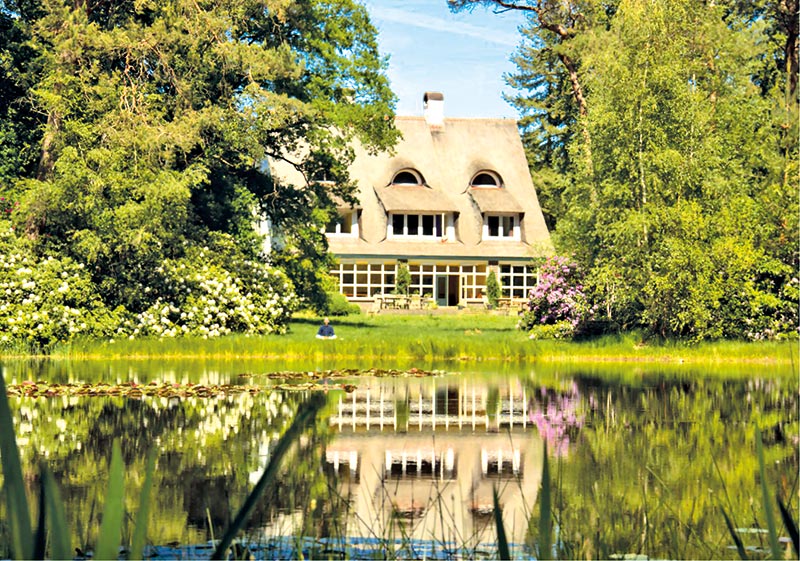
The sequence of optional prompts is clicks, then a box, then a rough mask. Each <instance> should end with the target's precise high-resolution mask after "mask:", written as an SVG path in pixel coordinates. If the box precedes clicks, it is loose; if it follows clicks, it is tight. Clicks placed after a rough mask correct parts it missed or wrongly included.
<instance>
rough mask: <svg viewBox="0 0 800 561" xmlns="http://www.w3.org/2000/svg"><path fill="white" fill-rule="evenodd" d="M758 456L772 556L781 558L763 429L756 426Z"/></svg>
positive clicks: (762, 496)
mask: <svg viewBox="0 0 800 561" xmlns="http://www.w3.org/2000/svg"><path fill="white" fill-rule="evenodd" d="M756 456H758V473H759V476H760V478H761V498H762V502H763V504H764V516H765V517H766V519H767V531H768V532H769V547H770V550H772V558H773V559H780V558H781V557H782V555H781V548H780V545H778V532H777V530H776V528H775V516H774V515H773V514H772V508H770V500H769V492H768V491H767V474H766V471H765V469H764V445H763V444H762V443H761V431H760V430H759V428H758V427H756Z"/></svg>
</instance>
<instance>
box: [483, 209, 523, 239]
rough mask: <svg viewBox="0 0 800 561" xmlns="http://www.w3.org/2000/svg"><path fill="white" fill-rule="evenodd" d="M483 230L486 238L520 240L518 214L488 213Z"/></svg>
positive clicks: (485, 216)
mask: <svg viewBox="0 0 800 561" xmlns="http://www.w3.org/2000/svg"><path fill="white" fill-rule="evenodd" d="M483 232H484V235H483V237H484V239H514V240H519V217H518V215H516V214H486V215H484V224H483Z"/></svg>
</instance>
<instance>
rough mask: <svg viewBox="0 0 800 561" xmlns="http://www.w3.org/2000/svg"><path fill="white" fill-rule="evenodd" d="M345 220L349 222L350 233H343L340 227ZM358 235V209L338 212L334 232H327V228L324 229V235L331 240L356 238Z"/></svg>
mask: <svg viewBox="0 0 800 561" xmlns="http://www.w3.org/2000/svg"><path fill="white" fill-rule="evenodd" d="M347 220H349V221H350V232H343V231H342V225H343V224H344V223H345V222H346V221H347ZM358 234H359V230H358V209H355V208H354V209H347V210H340V211H339V217H338V219H337V220H336V231H334V232H328V231H327V228H326V229H325V235H326V236H328V237H332V238H357V237H358Z"/></svg>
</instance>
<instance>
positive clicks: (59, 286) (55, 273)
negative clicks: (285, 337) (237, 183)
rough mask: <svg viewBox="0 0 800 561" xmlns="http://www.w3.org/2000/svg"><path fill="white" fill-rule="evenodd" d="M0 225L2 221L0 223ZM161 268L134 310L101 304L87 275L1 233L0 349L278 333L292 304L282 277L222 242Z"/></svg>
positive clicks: (63, 259)
mask: <svg viewBox="0 0 800 561" xmlns="http://www.w3.org/2000/svg"><path fill="white" fill-rule="evenodd" d="M0 224H2V223H0ZM212 242H214V243H213V244H212V247H210V248H209V247H204V248H189V249H187V252H186V255H185V256H183V257H181V258H178V259H174V260H168V261H166V262H164V264H163V265H162V266H161V267H158V268H157V269H155V270H153V271H152V275H151V282H150V283H148V284H147V285H146V286H142V287H141V292H142V294H143V298H142V301H145V302H147V303H148V304H147V306H146V307H145V309H143V310H141V311H137V310H132V309H128V308H126V307H124V306H116V307H113V309H112V307H111V306H108V305H107V304H106V303H105V302H104V301H103V298H102V297H101V295H100V292H99V291H98V289H97V286H96V284H95V283H94V281H93V279H92V276H91V274H90V271H88V268H87V267H85V266H84V265H83V264H81V263H78V262H76V261H75V260H73V259H71V258H69V257H59V258H56V257H53V256H46V257H38V256H36V255H35V254H34V252H32V251H31V249H30V247H29V246H28V243H27V240H26V239H25V238H24V237H21V236H17V235H16V234H15V232H14V231H13V230H12V229H11V227H10V226H8V224H5V225H3V226H2V227H0V294H1V295H2V298H0V348H25V349H46V348H47V347H50V346H52V345H54V344H58V343H68V342H69V341H72V340H74V339H75V338H77V337H128V338H134V337H140V336H156V337H177V336H180V335H197V336H202V337H216V336H219V335H224V334H227V333H232V332H237V333H246V334H265V333H276V332H283V331H285V330H286V325H287V323H288V321H289V318H290V316H291V313H292V311H293V310H294V308H295V305H296V297H295V293H294V289H293V287H292V284H291V282H290V281H289V280H288V279H287V277H286V275H285V274H284V273H283V272H281V271H279V270H277V269H274V268H272V267H270V266H268V265H266V264H265V263H263V262H260V261H253V260H248V259H246V258H245V257H244V256H243V255H242V254H240V253H239V252H237V250H236V248H235V244H233V243H232V240H231V239H230V237H228V236H216V237H212Z"/></svg>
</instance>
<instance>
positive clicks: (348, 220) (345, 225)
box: [339, 212, 353, 234]
mask: <svg viewBox="0 0 800 561" xmlns="http://www.w3.org/2000/svg"><path fill="white" fill-rule="evenodd" d="M339 221H340V222H341V224H342V229H341V232H342V234H352V233H353V214H352V213H350V212H346V213H344V214H342V216H341V218H340V219H339Z"/></svg>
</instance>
